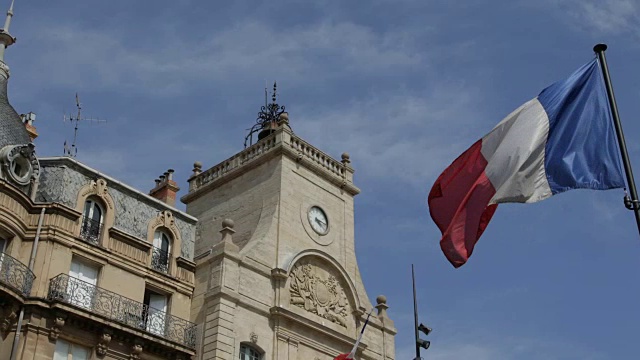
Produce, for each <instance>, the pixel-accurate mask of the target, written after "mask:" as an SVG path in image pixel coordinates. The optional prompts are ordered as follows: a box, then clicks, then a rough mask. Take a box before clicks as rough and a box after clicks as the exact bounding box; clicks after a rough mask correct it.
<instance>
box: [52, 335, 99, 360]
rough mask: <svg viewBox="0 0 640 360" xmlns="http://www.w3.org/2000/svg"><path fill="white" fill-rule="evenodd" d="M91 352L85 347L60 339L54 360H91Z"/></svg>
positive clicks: (57, 342)
mask: <svg viewBox="0 0 640 360" xmlns="http://www.w3.org/2000/svg"><path fill="white" fill-rule="evenodd" d="M89 354H90V351H89V349H87V348H86V347H84V346H80V345H76V344H72V343H70V342H67V341H64V340H62V339H58V340H57V341H56V352H55V353H54V354H53V360H89Z"/></svg>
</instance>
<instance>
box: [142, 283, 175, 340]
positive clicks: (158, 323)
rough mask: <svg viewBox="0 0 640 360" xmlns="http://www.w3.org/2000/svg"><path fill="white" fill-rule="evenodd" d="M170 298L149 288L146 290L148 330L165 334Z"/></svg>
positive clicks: (146, 327) (145, 308)
mask: <svg viewBox="0 0 640 360" xmlns="http://www.w3.org/2000/svg"><path fill="white" fill-rule="evenodd" d="M168 300H169V299H168V297H167V296H166V295H162V294H158V293H156V292H153V291H151V290H149V289H146V290H145V291H144V305H145V307H144V310H145V329H146V330H147V331H148V332H150V333H153V334H156V335H161V336H164V334H165V317H166V313H167V305H168V303H169V301H168Z"/></svg>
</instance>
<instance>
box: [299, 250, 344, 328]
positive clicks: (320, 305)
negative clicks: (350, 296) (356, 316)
mask: <svg viewBox="0 0 640 360" xmlns="http://www.w3.org/2000/svg"><path fill="white" fill-rule="evenodd" d="M289 278H290V283H289V292H290V295H291V300H290V302H291V304H293V305H295V306H298V307H300V308H303V309H305V310H307V311H309V312H311V313H314V314H316V315H318V316H320V317H322V318H325V319H327V320H329V321H331V322H334V323H336V324H339V325H341V326H343V327H347V317H348V316H349V313H350V311H349V307H350V306H349V301H348V300H347V295H346V294H345V291H344V288H343V286H342V285H341V284H340V282H339V281H338V277H337V276H336V275H334V274H333V273H332V272H331V271H329V270H327V269H325V268H324V267H323V266H320V265H319V264H317V263H315V262H313V261H306V262H303V263H299V264H296V265H295V266H294V267H293V269H292V270H291V273H290V274H289Z"/></svg>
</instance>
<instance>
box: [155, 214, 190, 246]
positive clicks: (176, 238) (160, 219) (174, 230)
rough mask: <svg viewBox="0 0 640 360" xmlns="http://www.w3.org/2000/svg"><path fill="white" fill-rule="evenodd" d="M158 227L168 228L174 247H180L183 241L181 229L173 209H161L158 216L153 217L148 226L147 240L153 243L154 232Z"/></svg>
mask: <svg viewBox="0 0 640 360" xmlns="http://www.w3.org/2000/svg"><path fill="white" fill-rule="evenodd" d="M158 228H165V229H167V230H168V231H169V232H170V235H171V237H172V238H173V244H172V248H175V249H180V244H181V242H182V241H181V240H182V239H181V238H180V229H178V227H177V226H176V222H175V219H174V218H173V213H172V212H171V211H169V210H164V211H161V212H159V213H158V216H156V217H155V218H154V219H151V221H150V222H149V225H148V226H147V240H148V241H149V242H151V243H153V234H154V233H155V231H156V229H158Z"/></svg>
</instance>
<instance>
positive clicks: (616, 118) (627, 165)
mask: <svg viewBox="0 0 640 360" xmlns="http://www.w3.org/2000/svg"><path fill="white" fill-rule="evenodd" d="M605 50H607V45H606V44H597V45H596V46H594V47H593V51H595V53H596V54H597V55H598V60H599V62H600V68H601V69H602V76H603V77H604V83H605V86H606V88H607V96H608V97H609V105H610V106H611V115H612V116H613V125H614V127H615V129H616V135H617V137H618V146H619V147H620V156H621V157H622V164H623V165H624V171H625V173H626V175H627V186H628V187H629V193H630V194H631V204H630V206H629V205H627V204H625V205H627V208H628V209H630V210H633V213H634V214H635V216H636V225H637V226H638V232H639V233H640V204H639V203H638V193H637V191H636V182H635V180H634V179H633V170H632V169H631V162H630V161H629V153H627V144H626V142H625V141H624V133H623V132H622V124H621V123H620V115H618V105H617V104H616V98H615V97H614V96H613V86H612V85H611V78H610V77H609V68H608V66H607V59H606V58H605V56H604V52H605ZM625 202H626V201H625Z"/></svg>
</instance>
